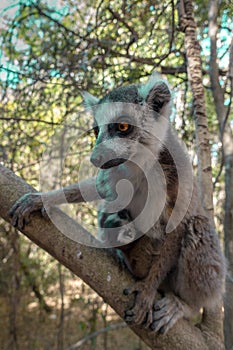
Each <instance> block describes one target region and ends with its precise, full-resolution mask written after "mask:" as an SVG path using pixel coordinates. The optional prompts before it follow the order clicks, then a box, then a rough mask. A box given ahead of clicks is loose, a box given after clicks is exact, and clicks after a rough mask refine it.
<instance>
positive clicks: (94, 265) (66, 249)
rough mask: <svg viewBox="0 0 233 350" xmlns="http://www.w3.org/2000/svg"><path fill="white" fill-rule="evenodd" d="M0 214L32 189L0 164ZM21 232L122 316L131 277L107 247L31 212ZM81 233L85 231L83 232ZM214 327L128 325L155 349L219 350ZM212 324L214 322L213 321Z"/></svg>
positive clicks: (59, 214) (6, 216)
mask: <svg viewBox="0 0 233 350" xmlns="http://www.w3.org/2000/svg"><path fill="white" fill-rule="evenodd" d="M0 189H1V191H0V203H1V206H0V216H1V217H2V218H4V219H5V220H6V221H8V222H10V217H9V210H10V208H11V206H12V205H13V204H14V202H15V201H16V200H17V199H18V198H19V197H20V196H22V195H23V194H25V193H28V192H32V191H34V190H33V188H32V187H31V186H29V185H27V184H26V183H25V182H24V181H23V180H22V179H20V178H19V177H17V176H16V175H14V174H13V173H12V172H11V171H10V170H8V169H6V168H5V167H3V166H2V165H0ZM54 215H56V216H57V218H59V219H60V220H62V221H65V223H66V225H67V230H78V231H80V232H82V233H84V229H82V227H81V226H79V225H78V224H76V227H74V223H73V221H72V220H71V219H70V218H69V217H68V216H67V215H65V214H64V213H63V212H62V211H60V210H56V211H55V214H54ZM22 232H23V233H24V234H25V235H26V236H27V237H28V238H29V239H30V240H32V241H33V242H34V243H36V244H37V245H38V246H40V247H41V248H43V249H44V250H46V251H47V252H48V253H49V254H51V255H52V256H53V257H54V258H56V259H57V260H58V261H59V262H60V263H61V264H63V265H64V266H66V267H67V268H69V269H70V270H71V271H72V272H73V273H74V274H76V275H77V276H79V277H80V278H81V279H82V280H83V281H84V282H86V283H87V284H88V285H89V286H90V287H91V288H93V289H94V290H95V291H96V292H97V293H98V294H99V295H100V296H102V297H103V299H104V301H105V302H107V303H108V304H109V305H110V306H111V307H112V308H113V309H114V310H115V311H116V312H117V313H118V314H119V315H120V316H121V317H122V318H123V317H124V310H125V309H126V307H127V306H128V305H129V303H132V302H133V299H132V298H131V299H129V297H126V296H124V295H123V293H122V291H123V289H124V288H127V287H128V286H130V285H132V284H133V283H134V279H133V278H132V276H131V275H130V273H129V272H128V271H127V270H125V269H124V270H123V269H122V267H120V266H119V265H118V264H117V262H116V261H115V259H114V258H113V257H112V256H111V255H110V254H109V253H108V251H107V250H104V249H97V248H93V247H88V246H84V245H81V244H79V243H76V242H74V241H72V240H71V239H70V238H68V237H67V236H64V235H63V234H62V233H61V232H60V231H59V230H58V229H57V228H56V227H55V226H54V225H53V224H52V223H51V222H50V221H49V220H46V219H44V218H42V217H41V215H40V214H39V213H35V214H33V215H32V222H31V223H30V224H28V225H27V226H26V227H25V228H24V229H23V230H22ZM85 234H88V232H86V233H85ZM217 321H218V322H217V323H218V324H217V327H216V329H213V328H212V325H211V326H209V323H208V322H203V324H202V325H201V327H200V328H199V327H195V326H193V325H191V324H190V323H189V322H187V321H185V320H183V319H182V320H180V321H179V322H177V324H176V325H175V326H174V327H173V328H172V329H171V330H170V331H169V332H168V334H167V335H156V334H155V333H153V332H151V331H150V330H145V329H142V328H140V327H135V326H130V328H131V329H132V330H133V331H134V332H135V333H136V334H137V335H138V336H139V337H140V338H141V339H142V340H143V341H144V342H145V343H146V344H147V345H148V346H149V347H150V348H151V349H155V350H157V349H158V350H170V349H171V350H174V349H177V350H178V349H179V350H190V349H192V350H200V349H201V350H207V349H211V350H220V349H223V347H222V342H221V332H219V328H221V320H217ZM215 325H216V323H215Z"/></svg>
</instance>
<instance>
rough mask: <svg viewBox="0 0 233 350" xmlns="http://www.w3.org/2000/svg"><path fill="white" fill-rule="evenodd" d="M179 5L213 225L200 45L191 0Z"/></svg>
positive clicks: (201, 177) (203, 185) (201, 176)
mask: <svg viewBox="0 0 233 350" xmlns="http://www.w3.org/2000/svg"><path fill="white" fill-rule="evenodd" d="M178 9H179V24H180V30H181V31H182V32H184V34H185V51H186V58H187V71H188V80H189V83H190V86H191V91H192V94H193V105H194V117H195V126H196V127H195V132H196V144H197V152H198V177H199V184H200V189H201V199H202V203H203V206H204V209H205V210H206V213H207V215H208V216H209V218H210V220H211V221H212V223H213V225H214V220H213V217H214V212H213V186H212V168H211V153H210V145H209V140H210V137H209V131H208V122H207V117H206V108H205V93H204V87H203V82H202V66H201V49H200V44H199V42H198V40H197V35H196V23H195V20H194V12H193V4H192V0H180V2H179V7H178Z"/></svg>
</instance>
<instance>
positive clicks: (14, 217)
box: [9, 193, 43, 229]
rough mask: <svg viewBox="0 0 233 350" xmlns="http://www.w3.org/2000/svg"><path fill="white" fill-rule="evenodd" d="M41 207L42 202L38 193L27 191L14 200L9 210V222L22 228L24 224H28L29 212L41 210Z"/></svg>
mask: <svg viewBox="0 0 233 350" xmlns="http://www.w3.org/2000/svg"><path fill="white" fill-rule="evenodd" d="M42 207H43V203H42V199H41V195H40V194H39V193H27V194H25V195H23V196H22V197H20V198H19V199H18V200H17V201H16V202H15V204H14V205H13V207H12V208H11V210H10V212H9V215H10V217H11V224H12V225H13V226H14V227H18V228H19V229H23V227H24V226H25V225H28V224H29V222H30V215H31V213H32V212H34V211H37V210H41V209H42Z"/></svg>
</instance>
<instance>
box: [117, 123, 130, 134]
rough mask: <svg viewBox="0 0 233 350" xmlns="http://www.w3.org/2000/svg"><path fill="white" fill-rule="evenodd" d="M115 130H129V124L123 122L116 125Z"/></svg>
mask: <svg viewBox="0 0 233 350" xmlns="http://www.w3.org/2000/svg"><path fill="white" fill-rule="evenodd" d="M117 128H118V130H119V131H120V132H125V131H128V130H129V124H128V123H125V122H122V123H118V124H117Z"/></svg>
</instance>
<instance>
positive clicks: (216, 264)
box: [11, 76, 225, 332]
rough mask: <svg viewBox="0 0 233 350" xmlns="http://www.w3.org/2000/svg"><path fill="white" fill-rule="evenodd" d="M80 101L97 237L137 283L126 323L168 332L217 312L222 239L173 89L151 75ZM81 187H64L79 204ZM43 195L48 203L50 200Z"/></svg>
mask: <svg viewBox="0 0 233 350" xmlns="http://www.w3.org/2000/svg"><path fill="white" fill-rule="evenodd" d="M84 100H85V104H86V106H87V107H89V108H91V109H92V110H93V114H94V126H93V128H94V130H95V134H96V145H95V147H94V149H93V152H92V155H91V162H92V163H93V164H94V165H95V166H97V167H98V168H100V169H99V172H98V175H97V178H96V184H97V189H98V191H99V193H100V194H101V196H102V198H103V199H104V200H103V203H102V204H101V205H100V208H99V214H98V221H99V237H100V239H101V240H102V242H103V243H104V244H105V245H106V246H111V247H117V248H116V249H117V250H118V251H120V253H121V256H122V257H123V259H124V261H125V264H126V266H127V267H128V269H129V270H130V271H131V273H132V274H133V275H134V276H135V277H136V278H137V279H138V281H137V282H136V284H135V285H134V286H133V287H132V288H130V289H128V290H127V291H126V294H127V293H128V294H129V293H133V292H135V293H136V299H135V305H134V307H133V308H132V309H129V310H126V313H125V319H126V321H128V322H134V323H136V324H144V325H145V327H150V328H151V329H152V330H155V331H160V332H167V331H168V330H169V329H170V328H171V327H172V326H173V325H174V323H175V322H176V321H177V320H178V319H180V318H181V317H186V318H189V317H190V316H192V315H193V314H194V313H195V312H198V310H199V309H200V308H201V307H214V306H215V304H216V303H217V302H218V301H219V300H220V299H221V297H222V293H223V289H224V279H225V261H224V257H223V255H222V253H221V249H220V245H219V240H218V237H217V235H216V233H215V231H214V229H213V228H212V227H211V225H210V223H209V220H208V218H207V217H206V215H205V213H204V211H203V209H202V206H201V204H200V201H199V198H198V190H197V186H196V184H195V183H194V181H193V178H192V172H191V170H190V163H189V160H188V156H187V154H186V152H185V151H184V148H183V146H182V145H181V143H180V142H179V141H178V139H177V137H176V136H175V134H174V133H173V132H172V130H171V126H170V123H169V117H170V114H171V92H170V90H169V87H168V85H167V83H166V82H164V81H162V80H159V79H158V78H157V77H155V76H152V78H150V79H149V81H148V82H147V84H145V85H131V86H124V87H120V88H116V89H114V90H113V91H111V92H110V93H108V94H107V95H106V96H105V97H103V98H102V99H101V100H98V99H97V98H95V97H93V96H92V95H90V94H88V93H85V94H84ZM124 127H125V128H126V130H121V128H123V129H124ZM88 186H89V187H90V185H88ZM88 186H87V187H88ZM77 189H79V185H77V186H76V187H75V186H73V187H69V188H67V189H65V193H66V195H67V200H68V201H69V202H75V201H76V202H78V201H82V196H81V195H80V194H79V195H77ZM54 193H55V192H54ZM49 196H50V197H51V203H53V199H54V198H56V196H54V195H53V192H51V193H50V195H49ZM94 199H95V198H91V196H90V200H94ZM55 204H56V203H55ZM41 207H42V202H41V200H40V199H39V196H38V194H37V195H35V194H31V195H28V196H26V197H23V198H22V199H21V200H19V201H18V202H17V203H16V204H15V206H14V207H13V209H12V211H11V215H12V216H13V219H12V220H13V224H15V225H18V226H19V227H20V226H21V227H22V226H23V224H24V220H25V221H26V222H27V221H28V219H29V215H30V213H31V212H32V211H34V210H38V209H40V208H41ZM22 217H23V218H22ZM158 290H160V291H162V293H163V297H162V298H158V295H157V291H158Z"/></svg>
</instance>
